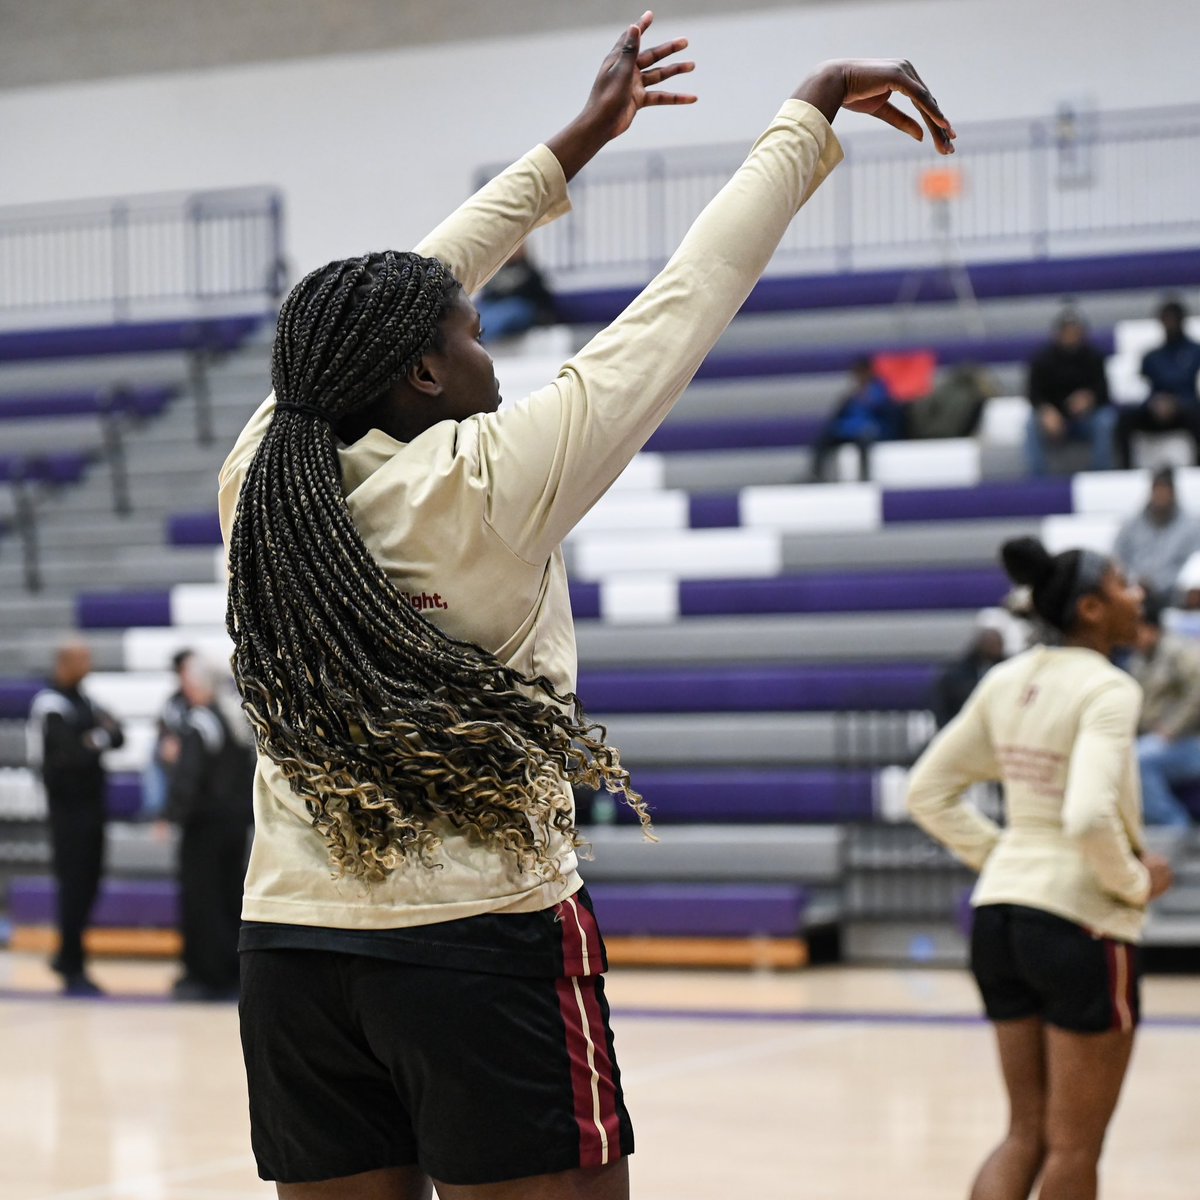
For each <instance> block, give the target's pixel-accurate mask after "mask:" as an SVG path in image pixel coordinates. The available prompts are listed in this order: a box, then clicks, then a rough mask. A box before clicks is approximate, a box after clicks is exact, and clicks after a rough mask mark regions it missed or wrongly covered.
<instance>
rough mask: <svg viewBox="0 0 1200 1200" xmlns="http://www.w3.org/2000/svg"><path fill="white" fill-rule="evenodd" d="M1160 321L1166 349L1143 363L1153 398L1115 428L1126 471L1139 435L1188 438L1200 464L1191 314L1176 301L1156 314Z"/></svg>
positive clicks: (1199, 363)
mask: <svg viewBox="0 0 1200 1200" xmlns="http://www.w3.org/2000/svg"><path fill="white" fill-rule="evenodd" d="M1158 319H1159V321H1160V322H1161V323H1162V327H1163V344H1162V345H1161V346H1159V347H1157V348H1156V349H1154V350H1151V351H1150V353H1149V354H1147V355H1146V357H1145V358H1144V359H1142V375H1143V377H1144V378H1145V380H1146V383H1147V384H1148V385H1149V394H1148V395H1147V397H1146V399H1145V400H1144V401H1143V402H1142V403H1141V404H1138V405H1135V406H1134V407H1132V408H1127V409H1126V410H1125V411H1124V412H1123V413H1121V417H1120V420H1119V421H1118V422H1117V435H1116V436H1117V457H1118V460H1119V462H1120V464H1121V466H1123V467H1128V466H1129V464H1130V461H1131V445H1132V442H1133V435H1134V434H1135V433H1173V432H1176V431H1182V432H1184V433H1187V434H1189V435H1190V437H1191V439H1192V444H1193V457H1194V459H1195V461H1198V462H1200V400H1197V396H1196V377H1197V376H1198V375H1200V345H1197V344H1196V343H1195V342H1193V341H1192V339H1191V338H1189V337H1188V335H1187V333H1186V332H1185V329H1184V322H1185V321H1186V319H1187V311H1186V310H1185V309H1184V307H1183V305H1182V304H1180V303H1179V301H1178V300H1168V301H1167V302H1166V303H1165V304H1164V305H1163V306H1162V307H1161V308H1160V309H1159V310H1158Z"/></svg>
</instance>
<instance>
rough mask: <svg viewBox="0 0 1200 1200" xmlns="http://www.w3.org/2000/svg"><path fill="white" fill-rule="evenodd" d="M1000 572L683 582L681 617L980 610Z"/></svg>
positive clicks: (1002, 589) (1002, 588) (993, 599)
mask: <svg viewBox="0 0 1200 1200" xmlns="http://www.w3.org/2000/svg"><path fill="white" fill-rule="evenodd" d="M1009 586H1010V585H1009V584H1008V582H1007V579H1006V577H1005V575H1004V573H1003V572H1002V571H1000V570H999V569H998V568H997V569H991V568H985V569H976V570H947V569H941V570H926V571H843V572H840V573H837V574H833V573H824V572H813V573H812V574H805V575H784V576H780V577H777V578H773V579H685V580H682V581H680V584H679V611H680V614H681V615H682V616H685V617H701V616H733V615H737V614H743V615H750V614H752V613H818V612H919V611H930V612H933V611H945V610H949V609H962V608H984V607H987V606H988V605H992V604H997V603H999V601H1000V600H1001V598H1002V597H1003V596H1004V595H1005V594H1006V593H1007V592H1008V589H1009Z"/></svg>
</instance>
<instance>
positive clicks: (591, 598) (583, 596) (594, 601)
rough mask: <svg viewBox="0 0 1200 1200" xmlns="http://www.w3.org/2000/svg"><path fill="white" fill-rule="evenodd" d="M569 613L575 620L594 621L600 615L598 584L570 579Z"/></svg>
mask: <svg viewBox="0 0 1200 1200" xmlns="http://www.w3.org/2000/svg"><path fill="white" fill-rule="evenodd" d="M570 588H571V613H572V615H573V616H574V617H575V620H577V621H595V620H598V619H599V617H600V585H599V584H598V583H582V582H579V581H576V580H572V581H571V584H570Z"/></svg>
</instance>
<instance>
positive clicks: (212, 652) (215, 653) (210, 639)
mask: <svg viewBox="0 0 1200 1200" xmlns="http://www.w3.org/2000/svg"><path fill="white" fill-rule="evenodd" d="M121 642H122V647H121V656H122V658H123V660H124V662H125V669H126V670H127V671H161V670H162V669H163V668H165V667H169V666H170V663H171V659H172V657H173V656H174V655H175V654H176V653H177V652H178V651H180V650H185V649H186V650H194V651H195V652H196V653H197V654H201V655H203V656H204V658H206V659H207V660H208V661H209V662H211V663H213V664H214V665H221V664H227V663H228V662H229V658H230V655H232V654H233V642H232V641H230V639H229V635H228V634H227V633H226V632H225V628H224V621H223V620H222V621H221V622H218V623H214V624H213V625H212V626H210V627H209V628H200V627H196V628H189V629H175V628H171V627H168V628H154V629H127V630H126V631H125V633H124V635H123V636H122V639H121Z"/></svg>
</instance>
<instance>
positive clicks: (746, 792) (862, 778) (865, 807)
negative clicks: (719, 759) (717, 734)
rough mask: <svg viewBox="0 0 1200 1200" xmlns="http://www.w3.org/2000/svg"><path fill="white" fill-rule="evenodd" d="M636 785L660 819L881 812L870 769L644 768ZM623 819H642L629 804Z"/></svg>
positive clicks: (775, 819) (751, 821)
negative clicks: (876, 799)
mask: <svg viewBox="0 0 1200 1200" xmlns="http://www.w3.org/2000/svg"><path fill="white" fill-rule="evenodd" d="M631 773H632V779H633V785H634V787H635V788H637V790H638V791H639V792H640V793H641V794H642V796H643V797H644V799H645V801H646V803H647V804H649V805H650V813H651V816H653V818H654V820H655V821H656V822H658V823H660V824H663V825H668V824H675V825H686V824H709V823H714V824H719V823H722V822H724V823H727V824H737V825H762V824H767V825H770V824H784V825H786V824H827V823H837V822H841V821H869V820H871V819H872V818H873V816H874V813H875V799H874V775H873V773H872V772H870V771H835V770H825V769H820V768H791V769H788V768H783V769H780V768H754V769H750V768H729V767H722V768H715V769H707V768H695V769H690V770H689V769H673V770H665V769H658V770H650V769H647V770H639V769H638V768H637V766H636V765H634V767H633V768H632V772H631ZM617 817H618V819H619V820H620V821H622V822H629V821H636V820H637V815H636V814H635V813H634V812H633V810H632V809H631V808H629V806H628V805H626V804H618V805H617Z"/></svg>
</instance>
